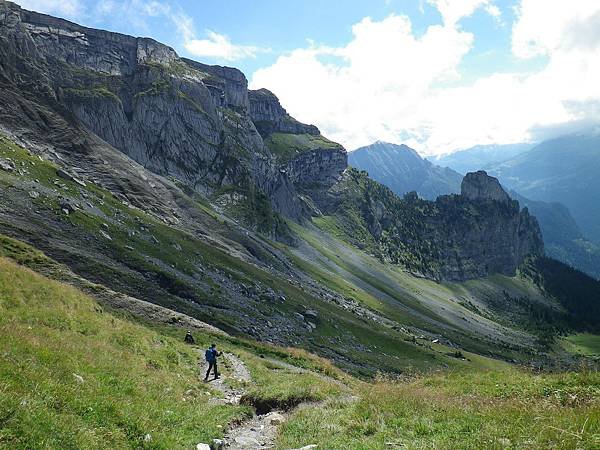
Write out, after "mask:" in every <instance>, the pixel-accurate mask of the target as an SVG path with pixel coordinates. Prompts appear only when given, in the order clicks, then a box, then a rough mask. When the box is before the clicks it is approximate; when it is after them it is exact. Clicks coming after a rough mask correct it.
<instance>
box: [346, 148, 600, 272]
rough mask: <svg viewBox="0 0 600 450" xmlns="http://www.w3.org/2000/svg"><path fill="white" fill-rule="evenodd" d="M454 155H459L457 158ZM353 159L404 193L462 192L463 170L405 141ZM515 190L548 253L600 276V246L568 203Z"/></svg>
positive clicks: (474, 159) (486, 155)
mask: <svg viewBox="0 0 600 450" xmlns="http://www.w3.org/2000/svg"><path fill="white" fill-rule="evenodd" d="M529 147H530V146H529V145H528V144H519V145H495V146H478V147H473V148H472V149H470V150H465V151H462V152H458V153H456V154H452V155H449V156H447V157H444V158H440V159H437V160H436V161H441V162H444V163H449V164H454V163H455V162H457V161H458V162H461V163H462V164H464V166H461V165H460V164H458V165H456V167H477V166H478V164H483V163H484V161H492V160H494V158H498V159H500V160H502V159H503V158H504V157H506V155H510V154H511V153H512V154H515V153H516V154H520V153H523V152H525V151H526V149H527V148H529ZM454 155H456V159H452V157H453V156H454ZM461 158H462V159H461ZM348 161H349V163H350V165H352V166H354V167H356V168H357V169H360V170H365V171H367V172H368V173H369V176H370V177H371V178H373V179H374V180H376V181H379V182H380V183H382V184H384V185H386V186H387V187H389V188H390V189H391V190H392V191H394V192H395V193H396V194H398V195H404V194H406V193H408V192H411V191H416V192H417V193H418V194H420V195H421V196H422V197H425V198H427V195H426V194H425V193H424V192H429V193H432V192H435V195H433V197H434V198H436V197H437V196H439V195H447V194H452V193H457V192H460V183H461V181H462V175H460V174H458V173H457V172H454V171H453V170H451V169H446V168H442V167H440V166H437V165H434V164H432V163H431V162H429V161H427V160H424V159H422V158H421V157H420V156H419V154H418V153H417V152H415V151H414V150H412V149H411V148H409V147H407V146H405V145H394V144H384V143H377V144H373V145H371V146H368V147H364V148H363V149H360V150H356V151H355V152H352V153H350V154H349V156H348ZM432 188H435V190H434V191H432ZM509 194H510V197H511V198H513V199H515V200H518V201H519V203H520V205H521V206H523V207H527V208H528V210H529V212H530V213H531V214H532V215H533V216H534V217H535V218H536V219H537V220H538V222H539V225H540V228H541V231H542V235H543V240H544V244H545V251H546V253H547V254H548V255H550V256H551V257H553V258H556V259H558V260H559V261H562V262H564V263H566V264H568V265H570V266H572V267H575V268H577V269H579V270H582V271H584V272H585V273H587V274H589V275H591V276H593V277H595V278H599V277H600V247H599V246H598V245H596V244H594V243H593V242H591V241H589V240H588V239H586V238H585V236H584V235H583V233H582V232H581V230H580V229H579V226H578V225H577V223H576V222H575V220H574V219H573V217H572V216H571V213H570V212H569V210H568V208H566V207H565V206H564V205H562V204H561V203H558V202H543V201H534V200H531V199H528V198H526V197H524V196H522V195H520V194H518V193H517V192H516V191H515V190H511V191H510V192H509Z"/></svg>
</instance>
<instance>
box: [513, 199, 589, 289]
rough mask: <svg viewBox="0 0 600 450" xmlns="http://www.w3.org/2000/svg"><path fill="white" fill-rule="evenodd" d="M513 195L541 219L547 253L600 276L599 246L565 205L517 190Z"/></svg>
mask: <svg viewBox="0 0 600 450" xmlns="http://www.w3.org/2000/svg"><path fill="white" fill-rule="evenodd" d="M510 196H511V197H512V198H514V199H515V200H518V202H519V203H520V204H521V205H523V206H526V207H527V209H529V211H530V212H531V214H532V215H534V216H535V218H536V219H538V222H539V223H540V228H541V230H542V236H543V238H544V248H545V250H546V254H547V255H548V256H550V257H552V258H554V259H556V260H558V261H562V262H564V263H565V264H568V265H570V266H572V267H575V268H576V269H579V270H581V271H583V272H585V273H587V274H588V275H591V276H593V277H594V278H596V279H600V246H598V245H596V244H594V243H593V242H591V241H589V240H588V239H586V238H585V237H584V236H583V233H582V232H581V230H580V229H579V226H578V225H577V223H576V222H575V219H573V216H571V213H570V212H569V210H568V209H567V207H566V206H564V205H562V204H560V203H555V202H552V203H546V202H542V201H534V200H529V199H527V198H525V197H523V196H522V195H519V194H517V193H516V192H515V191H510Z"/></svg>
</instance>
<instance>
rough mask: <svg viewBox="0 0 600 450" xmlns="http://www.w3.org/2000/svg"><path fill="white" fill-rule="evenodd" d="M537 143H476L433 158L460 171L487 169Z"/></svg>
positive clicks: (434, 160) (438, 162) (437, 162)
mask: <svg viewBox="0 0 600 450" xmlns="http://www.w3.org/2000/svg"><path fill="white" fill-rule="evenodd" d="M534 145H535V144H526V143H523V144H490V145H476V146H474V147H470V148H467V149H464V150H459V151H457V152H453V153H449V154H446V155H440V156H437V157H432V158H431V160H432V161H433V162H435V163H436V164H439V165H441V166H444V167H450V168H452V169H454V170H456V171H457V172H459V173H467V172H474V171H477V170H481V169H485V168H486V167H488V166H490V165H491V164H496V163H500V162H502V161H506V160H508V159H511V158H514V157H516V156H518V155H520V154H522V153H525V152H527V151H529V150H531V149H532V148H533V146H534Z"/></svg>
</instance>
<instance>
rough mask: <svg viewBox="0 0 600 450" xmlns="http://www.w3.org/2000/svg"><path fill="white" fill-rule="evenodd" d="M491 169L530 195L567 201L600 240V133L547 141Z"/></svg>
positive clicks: (595, 239) (585, 229)
mask: <svg viewBox="0 0 600 450" xmlns="http://www.w3.org/2000/svg"><path fill="white" fill-rule="evenodd" d="M488 171H489V172H490V173H491V174H493V175H494V176H496V177H498V178H499V179H500V181H501V182H502V183H503V184H504V185H506V186H507V187H509V188H511V189H514V190H515V191H517V192H519V193H520V194H522V195H524V196H525V197H527V198H530V199H532V200H542V201H546V202H560V203H562V204H564V205H565V206H567V208H569V211H571V213H572V214H573V217H574V218H575V220H576V222H577V223H578V224H579V226H580V227H581V231H582V232H583V233H584V235H585V236H586V237H587V238H588V239H590V240H592V241H593V242H600V207H599V206H598V201H597V198H598V195H599V194H600V179H599V178H598V173H600V135H598V134H580V135H570V136H564V137H561V138H557V139H553V140H550V141H546V142H543V143H541V144H539V145H537V146H536V147H534V148H533V149H532V150H530V151H528V152H526V153H523V154H521V155H519V156H517V157H515V158H512V159H510V160H508V161H505V162H503V163H500V164H494V165H491V166H489V167H488Z"/></svg>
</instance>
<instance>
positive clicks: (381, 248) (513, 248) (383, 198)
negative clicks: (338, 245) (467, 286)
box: [328, 169, 544, 281]
mask: <svg viewBox="0 0 600 450" xmlns="http://www.w3.org/2000/svg"><path fill="white" fill-rule="evenodd" d="M473 179H475V180H476V184H475V186H476V187H479V186H487V187H488V188H489V190H487V191H486V190H485V189H483V190H477V192H478V193H477V195H476V196H474V195H473V194H471V193H472V192H473V191H472V187H471V186H470V185H471V182H472V181H471V180H473ZM463 186H464V187H465V190H466V192H468V193H469V196H467V195H462V194H461V195H446V196H441V197H439V198H438V199H437V200H436V201H435V202H432V201H427V200H422V199H420V198H419V197H418V196H417V195H415V194H412V195H411V194H408V195H406V196H405V198H404V199H400V198H399V197H397V196H395V195H394V194H393V193H392V192H391V191H390V190H389V189H388V188H386V187H384V186H382V185H379V184H377V183H375V182H373V181H371V180H370V179H369V178H367V176H366V174H365V173H364V172H358V171H357V170H355V169H350V170H348V171H347V172H346V173H345V174H344V177H343V179H342V180H341V181H340V182H339V183H338V184H336V185H334V187H333V188H332V189H331V190H330V197H331V198H336V199H337V203H335V204H334V203H332V205H335V206H333V207H332V210H330V211H328V213H329V214H332V215H334V216H336V217H337V218H338V222H339V223H340V225H341V227H342V228H343V229H344V230H345V231H346V233H347V235H348V236H349V237H350V239H354V243H355V244H356V245H358V246H361V247H363V248H365V249H366V250H368V251H370V252H372V253H374V254H376V255H378V256H379V257H380V258H381V259H384V260H386V261H389V262H392V263H396V264H402V265H404V266H406V267H407V268H408V269H409V270H411V271H412V272H413V273H415V274H416V275H420V276H425V277H428V278H433V279H437V280H453V281H464V280H468V279H473V278H481V277H485V276H487V275H490V274H492V273H501V274H505V275H514V274H515V272H516V269H517V268H518V267H519V265H520V264H521V263H522V262H523V261H524V260H525V259H526V258H527V257H528V256H537V255H542V254H543V253H544V247H543V242H542V237H541V232H540V229H539V225H538V223H537V220H536V219H535V218H534V217H532V216H531V215H530V214H529V212H528V211H527V208H525V209H523V210H520V208H519V203H518V202H517V201H514V200H510V198H508V201H506V198H507V195H506V193H505V192H504V191H503V190H502V188H501V187H500V186H499V185H498V184H497V180H495V179H493V178H491V177H487V175H485V174H469V175H467V176H466V177H465V180H464V181H463ZM496 187H499V188H500V191H497V189H496ZM357 218H358V219H357Z"/></svg>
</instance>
